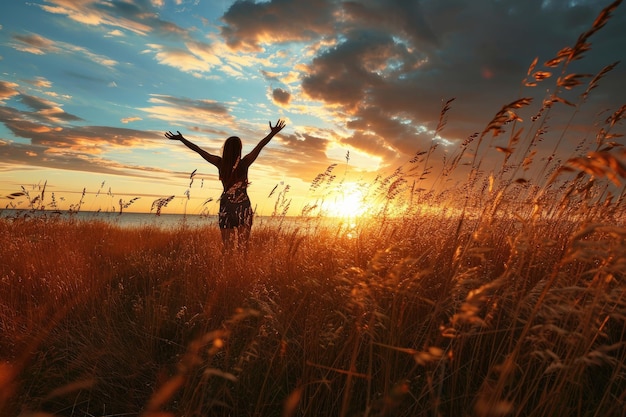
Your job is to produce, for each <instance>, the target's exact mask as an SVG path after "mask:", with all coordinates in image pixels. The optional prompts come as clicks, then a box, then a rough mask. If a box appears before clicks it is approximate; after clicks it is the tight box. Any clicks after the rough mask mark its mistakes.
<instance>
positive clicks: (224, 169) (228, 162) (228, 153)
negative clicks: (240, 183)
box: [220, 136, 241, 184]
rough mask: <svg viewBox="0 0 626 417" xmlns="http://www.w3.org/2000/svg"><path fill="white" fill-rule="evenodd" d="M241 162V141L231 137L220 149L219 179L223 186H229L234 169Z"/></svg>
mask: <svg viewBox="0 0 626 417" xmlns="http://www.w3.org/2000/svg"><path fill="white" fill-rule="evenodd" d="M240 160H241V139H239V138H238V137H237V136H231V137H229V138H228V139H226V142H224V147H223V149H222V166H221V168H220V178H221V179H222V181H223V182H224V184H231V183H232V180H233V178H234V174H235V168H237V165H238V164H239V161H240Z"/></svg>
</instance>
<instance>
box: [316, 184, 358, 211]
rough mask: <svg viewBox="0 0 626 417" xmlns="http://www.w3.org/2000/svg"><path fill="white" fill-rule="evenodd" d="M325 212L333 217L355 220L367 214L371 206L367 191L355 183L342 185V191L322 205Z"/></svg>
mask: <svg viewBox="0 0 626 417" xmlns="http://www.w3.org/2000/svg"><path fill="white" fill-rule="evenodd" d="M322 207H323V210H324V212H325V213H326V214H327V215H328V216H331V217H343V218H353V217H360V216H363V215H365V214H367V212H368V210H369V208H370V204H369V203H368V201H367V196H366V193H365V191H364V190H363V189H362V188H361V187H359V186H358V185H357V184H354V183H346V184H343V185H342V188H341V190H339V191H338V192H337V193H336V194H334V195H333V196H332V197H330V198H329V199H328V200H326V201H325V202H324V203H323V204H322Z"/></svg>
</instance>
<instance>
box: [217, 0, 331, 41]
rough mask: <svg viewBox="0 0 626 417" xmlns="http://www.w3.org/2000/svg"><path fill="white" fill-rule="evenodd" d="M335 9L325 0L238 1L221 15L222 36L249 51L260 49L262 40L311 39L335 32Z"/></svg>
mask: <svg viewBox="0 0 626 417" xmlns="http://www.w3.org/2000/svg"><path fill="white" fill-rule="evenodd" d="M334 10H335V9H334V7H333V2H330V1H326V0H292V1H286V0H272V1H269V2H264V3H255V2H253V1H249V0H244V1H236V2H235V3H234V4H233V5H232V6H231V7H230V9H228V11H227V12H226V13H225V14H224V16H223V17H222V20H223V21H224V23H225V24H226V25H225V26H223V27H222V28H221V31H222V36H224V38H225V39H226V43H227V44H228V45H229V46H230V47H231V48H234V49H242V50H248V51H260V50H261V49H262V45H263V44H271V43H286V42H304V41H310V40H314V39H317V38H319V37H321V36H324V35H330V34H332V32H333V28H334V23H333V22H334V21H335V16H334Z"/></svg>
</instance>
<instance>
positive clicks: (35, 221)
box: [0, 2, 626, 417]
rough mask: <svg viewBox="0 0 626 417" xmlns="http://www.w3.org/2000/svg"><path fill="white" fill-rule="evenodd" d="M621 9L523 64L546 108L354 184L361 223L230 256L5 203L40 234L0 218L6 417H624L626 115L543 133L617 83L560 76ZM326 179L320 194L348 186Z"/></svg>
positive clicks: (1, 386)
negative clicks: (624, 131)
mask: <svg viewBox="0 0 626 417" xmlns="http://www.w3.org/2000/svg"><path fill="white" fill-rule="evenodd" d="M618 3H619V2H616V3H615V5H614V6H610V7H608V8H607V9H605V11H606V12H607V13H605V14H603V15H601V16H600V17H599V18H598V19H597V20H596V22H595V23H594V24H593V26H592V27H591V29H590V30H589V31H588V32H585V33H583V34H582V35H581V37H580V38H579V39H578V41H577V43H576V44H575V45H574V46H573V47H572V48H564V49H563V50H562V51H560V52H559V53H558V54H557V56H556V57H555V58H554V59H553V60H550V61H548V62H546V63H545V64H544V66H545V67H546V69H545V70H539V69H537V68H536V66H537V62H534V63H532V65H531V68H530V69H529V70H528V77H527V79H526V80H524V82H525V84H526V85H527V86H528V87H531V86H532V85H533V84H538V83H545V82H547V81H545V80H554V82H555V86H554V90H553V92H552V93H551V95H550V96H549V97H547V98H545V99H544V100H542V101H541V103H539V104H538V107H537V108H533V106H534V105H535V103H536V100H532V99H531V98H529V97H522V98H519V99H517V100H515V101H512V102H510V103H509V104H506V105H504V106H503V107H502V109H501V110H500V111H499V112H497V113H496V115H495V117H493V118H492V119H491V121H489V122H488V123H487V124H486V128H485V130H484V131H483V132H479V133H477V134H475V135H472V136H470V137H468V139H467V140H466V141H465V142H464V143H462V144H460V146H458V147H457V149H456V150H455V152H456V153H450V154H447V156H446V158H439V157H438V156H437V155H439V154H438V152H439V151H440V150H441V149H437V148H438V144H437V141H433V144H432V145H431V146H430V148H428V149H425V150H418V151H417V152H416V155H415V157H414V158H413V159H412V160H411V161H409V162H407V165H406V166H403V167H400V168H398V169H397V170H396V171H395V172H393V173H392V174H390V175H387V176H381V177H378V178H376V179H375V180H373V181H372V182H371V183H368V184H365V185H363V187H364V188H366V190H365V191H364V192H363V193H362V195H363V196H366V197H367V199H368V200H369V201H377V202H378V204H377V205H373V206H371V207H369V208H368V212H366V213H362V216H359V217H357V218H353V219H343V220H338V221H337V223H336V224H334V226H332V224H331V223H329V222H328V221H327V220H325V219H320V218H319V216H318V215H317V214H318V213H317V212H316V207H315V206H313V205H312V206H310V207H307V208H306V209H305V210H303V213H302V216H300V217H299V218H298V219H297V221H296V222H295V223H290V224H291V226H289V227H287V226H284V227H283V226H282V225H281V223H280V222H276V224H275V225H274V226H272V227H269V226H265V227H256V228H253V232H252V238H251V239H252V240H251V244H250V249H249V251H248V252H247V253H238V254H236V255H235V256H234V257H233V258H224V257H223V256H222V251H221V238H220V235H219V230H217V228H215V227H188V226H185V225H180V227H177V228H174V229H161V228H157V227H141V228H122V227H119V226H116V225H113V224H110V223H106V222H99V221H91V222H79V221H75V220H73V219H72V218H71V216H70V219H69V220H60V219H55V218H54V217H51V216H47V215H45V213H42V211H43V210H41V207H42V204H43V202H44V200H45V199H46V198H47V197H46V195H45V194H44V190H43V189H42V190H40V192H39V193H38V194H37V195H33V193H30V194H29V193H28V192H22V193H15V195H14V196H13V197H15V198H27V199H28V203H29V206H30V207H31V210H32V211H33V212H37V215H34V216H29V217H26V216H16V217H14V218H8V219H6V218H5V219H0V239H1V241H2V244H1V245H0V334H1V337H0V415H2V416H23V417H27V416H31V417H35V416H36V417H48V416H57V415H58V416H72V417H74V416H81V417H82V416H108V417H112V416H136V415H137V416H145V417H156V416H159V417H172V416H263V417H265V416H284V417H288V416H341V417H343V416H433V417H435V416H485V417H487V416H489V417H496V416H561V415H563V416H623V415H625V414H624V413H625V411H624V410H626V365H625V364H626V334H625V333H626V212H625V210H626V208H625V207H626V206H625V204H624V196H625V188H624V186H623V185H622V181H623V180H624V178H626V167H624V163H623V162H622V161H623V160H624V157H625V155H626V153H625V152H624V151H623V150H622V146H621V144H620V143H619V140H620V138H621V134H620V133H619V128H620V126H621V122H622V119H623V116H624V113H625V112H626V108H625V106H622V108H620V109H614V110H613V111H612V112H611V113H610V114H609V115H608V116H607V115H605V116H604V117H603V118H602V120H601V125H600V126H591V125H590V126H588V131H587V133H585V134H580V133H579V132H578V133H576V135H573V134H572V131H573V130H574V129H573V122H569V123H566V124H564V125H560V126H561V127H560V128H559V129H560V130H559V131H557V132H549V123H548V122H547V120H548V115H551V117H553V118H555V117H556V113H557V112H562V111H563V112H569V113H567V114H570V113H571V114H573V115H574V116H576V117H582V115H583V111H584V104H585V101H586V100H587V99H588V96H589V94H590V93H591V92H592V90H593V89H595V88H596V87H597V86H598V85H599V84H600V83H601V81H602V78H603V77H605V76H608V74H610V71H611V70H612V69H613V68H614V67H615V65H613V64H610V65H608V66H606V67H604V68H603V69H600V70H599V71H598V73H597V74H596V75H595V76H587V75H579V74H575V73H572V72H570V71H569V65H570V64H571V63H572V62H573V61H576V60H578V59H579V58H580V57H581V56H582V54H583V53H584V52H585V51H586V50H587V49H588V46H589V45H588V39H589V38H590V37H591V36H592V35H593V34H594V33H595V32H596V31H597V30H599V29H600V28H601V27H602V26H603V25H604V23H606V20H608V19H609V17H610V12H611V10H612V9H613V8H614V7H617V6H616V5H617V4H618ZM553 71H554V72H555V73H556V72H557V71H560V75H558V77H557V76H554V77H552V76H551V74H552V72H553ZM577 89H581V91H578V90H577ZM574 94H575V95H574ZM571 97H574V98H576V100H577V101H573V99H572V98H571ZM452 104H453V100H450V101H448V102H447V103H446V104H445V105H444V106H443V108H442V109H441V119H440V121H439V126H438V127H437V132H436V134H435V136H437V134H438V133H440V132H441V131H442V130H443V129H444V128H445V124H446V115H447V113H448V112H449V111H450V107H451V105H452ZM523 112H528V114H529V117H526V116H524V117H521V116H522V113H523ZM565 119H567V117H566V118H565ZM572 120H573V119H572ZM549 134H552V135H553V138H555V139H552V142H550V144H549V145H546V144H545V143H543V138H545V137H548V136H549ZM570 136H576V137H580V143H579V144H578V146H577V147H576V150H575V152H574V153H573V154H572V155H569V156H568V157H566V158H564V159H561V158H560V157H558V156H557V155H561V148H560V147H561V145H562V143H563V139H564V138H568V137H570ZM546 147H547V149H548V152H547V153H546V152H545V150H546ZM550 152H551V153H550ZM490 153H491V154H490ZM494 153H495V154H496V155H499V156H500V158H501V159H500V160H501V161H502V163H501V167H500V169H497V170H491V171H489V170H487V169H485V166H486V164H487V161H488V160H490V161H492V160H493V155H492V154H494ZM566 153H567V152H566ZM332 170H333V167H329V169H328V170H327V172H325V173H322V174H320V175H319V176H318V178H316V179H315V181H314V182H313V183H312V184H311V189H312V190H313V191H315V192H318V193H320V194H323V193H324V192H325V191H324V190H326V189H328V188H329V187H331V188H341V187H342V183H341V179H340V178H336V177H334V176H333V175H332ZM453 177H454V178H457V181H456V182H452V181H450V180H449V179H450V178H453ZM458 178H463V180H462V181H458ZM451 184H455V185H451ZM281 198H282V199H281ZM287 205H288V202H287V201H285V200H284V193H283V194H282V195H281V194H279V197H278V199H277V201H276V208H277V210H276V213H275V215H276V217H277V218H278V219H279V220H280V218H281V216H283V215H284V214H285V211H284V210H281V206H287ZM77 210H80V206H78V207H77ZM329 225H330V226H329Z"/></svg>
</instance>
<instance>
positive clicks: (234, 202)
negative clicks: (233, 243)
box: [219, 158, 253, 229]
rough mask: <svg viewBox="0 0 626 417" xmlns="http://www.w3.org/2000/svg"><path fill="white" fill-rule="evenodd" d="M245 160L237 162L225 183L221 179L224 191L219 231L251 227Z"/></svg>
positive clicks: (251, 213)
mask: <svg viewBox="0 0 626 417" xmlns="http://www.w3.org/2000/svg"><path fill="white" fill-rule="evenodd" d="M249 167H250V165H249V164H248V163H247V161H246V158H242V159H240V160H239V163H238V164H237V165H236V166H235V168H234V171H233V175H232V176H231V178H230V180H229V181H228V182H227V181H225V180H224V179H223V178H221V175H220V180H222V186H223V187H224V191H223V192H222V195H221V197H220V211H219V226H220V229H232V228H235V227H239V226H247V227H251V226H252V217H253V212H252V204H251V203H250V198H249V197H248V168H249Z"/></svg>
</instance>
